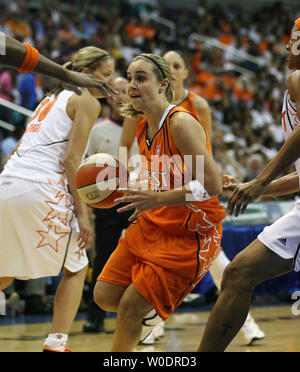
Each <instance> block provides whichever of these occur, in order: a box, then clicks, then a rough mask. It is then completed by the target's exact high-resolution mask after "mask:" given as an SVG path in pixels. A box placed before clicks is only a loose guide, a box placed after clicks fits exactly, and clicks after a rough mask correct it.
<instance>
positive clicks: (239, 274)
mask: <svg viewBox="0 0 300 372" xmlns="http://www.w3.org/2000/svg"><path fill="white" fill-rule="evenodd" d="M248 274H249V272H248V270H247V268H246V267H244V265H243V264H242V262H241V261H240V260H239V259H238V258H236V259H234V260H233V261H232V262H231V263H230V264H229V265H228V266H227V267H226V269H225V270H224V274H223V279H222V284H221V290H222V291H223V290H224V289H232V290H234V291H239V290H241V291H244V290H247V289H251V288H252V287H253V285H254V283H253V278H251V276H249V275H248Z"/></svg>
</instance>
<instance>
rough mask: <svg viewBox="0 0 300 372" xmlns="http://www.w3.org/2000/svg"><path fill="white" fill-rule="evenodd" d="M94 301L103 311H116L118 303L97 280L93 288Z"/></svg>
mask: <svg viewBox="0 0 300 372" xmlns="http://www.w3.org/2000/svg"><path fill="white" fill-rule="evenodd" d="M94 302H95V303H96V304H97V305H98V306H99V307H100V308H101V309H102V310H104V311H113V312H116V311H117V307H118V303H117V301H116V300H115V298H114V296H111V293H110V294H109V293H108V292H107V290H106V287H104V286H103V285H102V283H101V282H99V281H98V282H97V283H96V285H95V288H94Z"/></svg>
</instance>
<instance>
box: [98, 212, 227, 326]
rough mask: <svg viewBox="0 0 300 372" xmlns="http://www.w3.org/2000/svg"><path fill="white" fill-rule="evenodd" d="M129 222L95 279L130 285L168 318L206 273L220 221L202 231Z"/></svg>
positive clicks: (217, 240) (218, 236) (216, 245)
mask: <svg viewBox="0 0 300 372" xmlns="http://www.w3.org/2000/svg"><path fill="white" fill-rule="evenodd" d="M139 220H140V219H139V218H138V220H137V221H136V222H135V223H133V224H131V225H130V226H129V228H128V229H127V230H126V232H125V237H124V238H121V239H120V240H119V244H118V246H117V248H116V250H115V251H114V252H113V254H112V255H111V256H110V258H109V260H108V261H107V263H106V265H105V266H104V268H103V270H102V272H101V274H100V275H99V277H98V280H101V281H104V282H108V283H111V284H116V285H120V286H125V287H127V286H129V285H130V284H131V283H133V284H134V286H135V287H136V289H137V290H138V292H139V293H140V294H141V295H142V296H143V297H144V298H145V299H146V300H147V301H148V302H150V303H152V304H153V307H154V308H155V310H156V312H157V314H158V315H159V316H160V317H161V318H162V319H164V320H165V319H167V318H168V317H170V316H171V314H172V313H173V311H174V310H175V309H176V307H178V306H179V305H180V303H181V302H182V301H183V299H184V298H185V297H186V295H187V294H188V293H189V292H190V291H191V290H192V289H193V288H194V287H195V286H196V285H197V284H198V283H199V281H200V280H201V279H202V278H203V277H204V275H205V274H206V273H207V271H208V269H209V267H210V265H211V263H212V261H213V259H214V257H215V254H216V252H217V250H218V249H219V247H220V242H221V237H222V224H221V223H219V224H217V225H214V227H213V228H211V229H209V230H208V231H205V232H203V233H201V232H200V233H199V232H198V233H196V232H195V233H191V234H190V235H176V234H168V233H166V232H164V231H162V230H161V229H159V228H158V227H156V226H155V225H153V224H151V223H148V224H145V223H143V224H141V223H140V222H139Z"/></svg>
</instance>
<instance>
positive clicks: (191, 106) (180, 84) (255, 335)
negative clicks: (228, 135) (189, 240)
mask: <svg viewBox="0 0 300 372" xmlns="http://www.w3.org/2000/svg"><path fill="white" fill-rule="evenodd" d="M163 58H164V59H165V60H166V61H167V62H168V64H169V66H170V69H171V73H172V85H173V86H174V91H175V98H174V101H173V102H174V103H175V104H177V105H179V106H181V107H184V108H185V109H186V110H188V111H190V112H192V113H193V114H195V115H196V116H197V117H198V119H199V121H200V123H202V124H203V125H204V127H205V129H206V130H207V132H208V134H209V138H211V136H212V133H213V130H212V115H211V111H210V108H209V105H208V103H207V101H206V100H205V99H204V98H202V97H200V96H198V95H197V94H195V93H193V92H191V91H188V90H187V89H186V88H185V86H184V82H185V80H186V79H187V77H188V69H187V67H186V63H185V61H184V59H183V58H182V56H181V55H180V54H179V53H178V52H175V51H169V52H167V53H166V54H165V55H164V56H163ZM138 123H139V119H129V120H127V121H126V120H125V124H124V128H123V132H122V137H121V142H120V146H121V147H127V149H129V150H130V148H131V145H132V143H133V141H134V138H135V136H136V128H137V126H138ZM229 263H230V261H229V259H228V258H227V257H226V255H225V253H224V251H223V250H222V249H220V250H219V252H218V253H217V255H216V258H215V260H214V262H213V263H212V265H211V267H210V269H209V271H210V274H211V276H212V278H213V280H214V283H215V285H216V287H217V288H218V290H220V289H221V280H222V276H223V273H224V270H225V269H226V267H227V266H228V264H229ZM241 332H242V334H243V337H244V338H245V340H246V342H247V344H248V345H249V344H252V343H253V342H254V341H256V340H260V339H263V338H264V337H265V334H264V332H262V331H261V330H260V328H259V326H258V325H257V323H256V322H255V320H254V319H253V317H252V315H251V314H250V313H249V314H248V316H247V320H246V322H245V324H244V326H243V327H242V329H241ZM153 334H155V330H154V332H153ZM150 338H151V337H150ZM147 341H148V340H145V341H144V342H145V343H146V342H147ZM149 341H150V340H149Z"/></svg>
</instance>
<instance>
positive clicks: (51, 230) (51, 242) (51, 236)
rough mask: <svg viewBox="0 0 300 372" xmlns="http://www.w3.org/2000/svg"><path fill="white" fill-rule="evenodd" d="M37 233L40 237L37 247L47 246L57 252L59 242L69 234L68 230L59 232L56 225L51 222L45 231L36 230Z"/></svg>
mask: <svg viewBox="0 0 300 372" xmlns="http://www.w3.org/2000/svg"><path fill="white" fill-rule="evenodd" d="M37 233H38V234H39V235H40V237H41V238H42V239H41V241H40V242H39V244H38V245H37V248H43V247H47V246H49V247H50V248H51V249H53V250H54V252H56V253H58V248H59V242H60V241H61V240H62V239H64V237H66V236H67V235H69V234H70V232H69V231H67V232H65V231H62V232H60V231H59V230H58V228H57V226H54V225H53V224H52V223H50V224H49V226H48V229H47V231H42V230H38V231H37Z"/></svg>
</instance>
